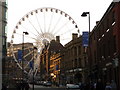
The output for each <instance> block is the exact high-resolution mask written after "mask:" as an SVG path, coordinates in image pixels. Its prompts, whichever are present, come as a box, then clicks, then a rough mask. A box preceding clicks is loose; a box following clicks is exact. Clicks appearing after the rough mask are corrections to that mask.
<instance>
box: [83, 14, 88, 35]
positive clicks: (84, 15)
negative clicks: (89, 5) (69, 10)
mask: <svg viewBox="0 0 120 90" xmlns="http://www.w3.org/2000/svg"><path fill="white" fill-rule="evenodd" d="M87 15H89V17H88V21H89V35H90V12H83V13H82V15H81V16H82V17H86V16H87Z"/></svg>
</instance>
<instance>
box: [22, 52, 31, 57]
mask: <svg viewBox="0 0 120 90" xmlns="http://www.w3.org/2000/svg"><path fill="white" fill-rule="evenodd" d="M32 53H33V51H31V52H29V53H27V54H26V55H24V56H23V58H26V57H27V56H29V55H31V54H32Z"/></svg>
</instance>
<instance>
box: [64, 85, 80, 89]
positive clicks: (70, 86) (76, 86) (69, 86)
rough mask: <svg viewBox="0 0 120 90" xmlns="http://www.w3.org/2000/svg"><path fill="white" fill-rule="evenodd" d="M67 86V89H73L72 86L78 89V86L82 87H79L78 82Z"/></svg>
mask: <svg viewBox="0 0 120 90" xmlns="http://www.w3.org/2000/svg"><path fill="white" fill-rule="evenodd" d="M66 88H67V89H69V88H70V89H72V88H74V89H78V88H80V87H79V85H77V84H66Z"/></svg>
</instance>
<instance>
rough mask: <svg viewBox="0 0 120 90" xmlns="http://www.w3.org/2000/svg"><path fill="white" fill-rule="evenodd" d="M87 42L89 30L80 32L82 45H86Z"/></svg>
mask: <svg viewBox="0 0 120 90" xmlns="http://www.w3.org/2000/svg"><path fill="white" fill-rule="evenodd" d="M88 42H89V32H83V34H82V45H83V46H84V47H88Z"/></svg>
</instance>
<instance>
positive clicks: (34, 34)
mask: <svg viewBox="0 0 120 90" xmlns="http://www.w3.org/2000/svg"><path fill="white" fill-rule="evenodd" d="M21 26H22V27H23V28H24V29H25V30H26V31H28V30H29V29H27V28H26V27H25V26H23V25H21ZM29 32H30V33H31V34H32V35H34V36H38V35H36V34H34V33H33V32H32V31H30V30H29Z"/></svg>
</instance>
